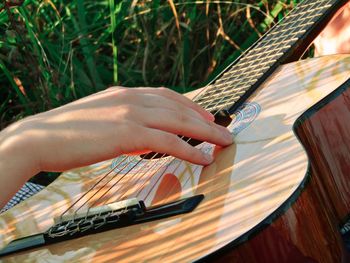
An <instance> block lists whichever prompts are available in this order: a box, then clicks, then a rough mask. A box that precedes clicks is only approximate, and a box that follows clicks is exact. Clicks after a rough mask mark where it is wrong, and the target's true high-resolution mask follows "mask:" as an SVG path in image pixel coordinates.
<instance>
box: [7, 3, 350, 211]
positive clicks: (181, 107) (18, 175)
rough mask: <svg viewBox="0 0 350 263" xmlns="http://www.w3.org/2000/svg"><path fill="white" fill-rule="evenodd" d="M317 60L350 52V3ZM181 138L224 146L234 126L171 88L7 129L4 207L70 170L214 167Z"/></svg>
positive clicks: (117, 96)
mask: <svg viewBox="0 0 350 263" xmlns="http://www.w3.org/2000/svg"><path fill="white" fill-rule="evenodd" d="M315 47H316V55H317V56H320V55H326V54H336V53H350V2H349V3H348V4H347V5H345V6H344V8H343V9H341V10H339V12H338V13H337V14H336V15H335V17H334V19H333V20H332V21H331V22H330V23H329V25H328V26H327V27H326V28H325V30H324V31H323V32H322V33H321V34H320V35H319V36H318V38H317V39H316V40H315ZM177 134H180V135H185V136H188V137H192V138H196V139H200V140H203V141H208V142H211V143H214V144H217V145H221V146H225V145H229V144H231V143H232V136H231V135H230V133H229V132H228V131H227V129H225V128H223V127H221V126H218V125H216V124H215V123H214V122H213V116H212V115H211V114H210V113H208V112H206V111H205V110H204V109H202V108H201V107H199V106H198V105H196V104H195V103H193V102H192V101H190V100H189V99H187V98H185V97H183V96H181V95H179V94H176V93H175V92H172V91H170V90H167V89H151V88H143V89H128V90H126V89H120V88H112V89H108V90H106V91H103V92H100V93H97V94H94V95H91V96H89V97H86V98H84V99H81V100H78V101H75V102H73V103H70V104H68V105H65V106H63V107H60V108H57V109H55V110H52V111H48V112H45V113H41V114H38V115H35V116H32V117H29V118H26V119H24V120H22V121H19V122H17V123H15V124H13V125H11V126H10V127H8V128H6V129H5V130H3V131H1V132H0V171H2V173H1V174H0V192H1V196H0V208H1V207H3V206H4V205H5V203H6V202H7V201H8V200H9V199H10V198H11V197H12V196H13V195H14V194H15V193H16V191H17V190H18V189H19V188H20V187H21V185H23V184H24V183H25V182H26V181H27V180H28V179H29V178H31V177H32V176H34V175H35V174H37V173H38V172H40V171H64V170H69V169H72V168H76V167H80V166H84V165H88V164H92V163H96V162H99V161H102V160H106V159H110V158H113V157H116V156H118V155H120V154H124V153H128V154H138V153H142V152H147V151H156V152H162V153H168V154H170V155H173V156H175V157H178V158H180V159H184V160H187V161H190V162H192V163H197V164H202V165H207V164H209V163H211V162H212V161H213V160H212V156H208V155H205V154H203V153H202V152H201V151H200V150H198V149H196V148H194V147H192V146H190V145H189V144H187V143H186V142H184V141H182V140H181V139H180V138H179V137H178V136H177Z"/></svg>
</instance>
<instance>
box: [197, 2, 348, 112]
mask: <svg viewBox="0 0 350 263" xmlns="http://www.w3.org/2000/svg"><path fill="white" fill-rule="evenodd" d="M346 3H347V0H305V1H303V2H301V3H300V4H299V5H297V6H296V7H295V8H294V9H293V10H292V11H291V12H290V13H289V14H288V15H287V16H286V17H285V18H284V19H283V20H282V21H281V22H280V23H278V24H276V25H275V26H274V27H273V28H271V29H270V30H269V32H267V33H266V34H265V35H264V36H263V37H262V38H261V39H260V40H258V41H257V42H256V43H255V44H254V45H253V46H252V47H251V48H250V49H249V50H248V51H246V52H245V53H244V54H243V55H242V56H241V57H239V58H238V59H237V60H236V61H235V62H234V63H233V64H232V65H230V66H229V67H228V68H227V69H226V70H224V72H223V73H222V74H221V75H220V76H219V77H218V78H217V79H216V80H215V81H214V82H212V83H211V85H209V86H208V87H207V88H206V89H205V91H204V92H203V93H202V94H201V95H200V96H198V97H197V98H195V99H194V101H195V102H197V103H198V104H200V105H201V106H203V107H204V108H205V109H207V110H208V111H211V112H216V111H219V110H224V111H227V112H229V113H230V114H232V113H233V112H234V111H235V110H236V109H237V108H238V107H239V106H241V104H242V103H243V102H244V101H245V100H246V99H247V98H249V96H250V95H252V93H253V92H254V91H255V90H256V89H257V88H258V87H259V86H260V84H261V83H262V82H264V81H265V80H266V79H267V78H268V77H269V76H270V75H271V74H272V73H273V72H274V71H275V70H276V68H277V67H278V66H279V65H280V64H282V63H287V62H290V61H292V60H295V58H299V57H300V56H301V55H302V53H303V52H304V51H305V50H306V48H307V47H308V46H309V45H310V44H311V43H312V41H313V40H314V38H315V37H316V36H317V35H318V34H319V33H320V32H321V30H322V29H323V28H324V27H325V25H326V24H327V23H328V22H329V20H330V19H331V18H332V16H333V15H334V13H335V12H336V11H337V10H339V8H341V7H342V6H343V5H344V4H346Z"/></svg>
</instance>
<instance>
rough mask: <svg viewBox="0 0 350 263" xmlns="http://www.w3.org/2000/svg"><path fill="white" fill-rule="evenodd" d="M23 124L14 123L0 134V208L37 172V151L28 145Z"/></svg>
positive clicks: (28, 141) (27, 137) (28, 139)
mask: <svg viewBox="0 0 350 263" xmlns="http://www.w3.org/2000/svg"><path fill="white" fill-rule="evenodd" d="M23 126H24V123H23V121H22V122H18V123H15V124H13V125H11V126H9V127H8V128H6V129H5V130H3V131H1V132H0V208H1V207H3V206H4V205H5V204H6V203H7V202H8V200H9V199H11V197H12V196H13V195H14V194H15V193H16V192H17V191H18V189H19V188H20V187H21V186H22V185H23V184H24V183H25V182H26V181H27V180H28V179H29V178H31V177H32V176H33V175H35V174H36V173H37V172H38V171H37V169H36V168H35V167H36V164H35V161H34V160H35V153H36V151H37V149H35V148H33V147H32V146H31V145H30V144H31V143H30V137H29V136H28V133H27V132H26V130H25V129H24V128H23Z"/></svg>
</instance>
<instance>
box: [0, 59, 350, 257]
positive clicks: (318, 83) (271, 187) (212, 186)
mask: <svg viewBox="0 0 350 263" xmlns="http://www.w3.org/2000/svg"><path fill="white" fill-rule="evenodd" d="M349 76H350V56H331V57H323V58H320V59H312V60H308V61H306V62H305V61H302V62H297V63H292V64H288V65H286V66H283V67H282V68H280V69H279V70H278V72H277V73H276V74H275V75H273V77H271V78H270V79H269V80H268V81H267V82H266V83H265V84H264V85H263V86H264V87H263V88H262V89H261V90H260V91H259V92H258V93H256V94H255V96H254V97H253V98H251V100H250V102H251V103H257V104H258V105H259V106H260V107H261V112H260V113H259V115H258V116H257V117H256V119H255V120H254V121H253V122H252V123H251V124H250V125H249V126H248V127H246V128H245V129H244V130H242V131H241V132H240V133H238V134H237V135H236V136H235V144H234V145H232V146H230V147H227V148H225V149H215V156H216V161H215V163H213V164H212V165H210V166H208V167H206V168H205V169H203V171H202V173H200V171H201V168H200V167H197V166H194V165H190V164H186V163H180V166H179V167H177V165H178V164H179V163H176V164H174V165H173V166H172V167H171V168H169V169H170V170H167V172H166V173H165V174H167V175H165V176H164V177H163V178H162V179H161V180H159V181H158V178H159V176H160V174H159V173H158V174H155V175H153V176H152V174H148V175H147V174H146V175H142V173H141V172H139V173H137V175H136V177H133V178H137V176H143V177H145V178H149V181H148V183H147V181H145V182H146V185H147V186H146V188H145V190H144V191H143V192H141V194H140V196H141V197H142V196H143V197H146V196H147V199H146V203H147V204H152V203H157V202H158V203H159V200H164V199H166V200H168V201H170V200H172V199H174V198H179V197H186V196H190V195H193V194H197V193H203V194H204V195H205V199H204V201H203V202H202V203H201V204H200V206H199V207H198V208H197V209H196V210H195V211H194V212H192V213H190V214H186V215H181V216H176V217H172V218H169V219H165V220H160V221H156V222H150V223H147V224H143V225H138V226H133V227H128V228H123V229H117V230H112V231H108V232H104V233H100V234H97V235H93V236H88V237H84V238H80V239H77V240H73V241H69V242H65V243H60V244H55V245H51V246H47V247H45V248H41V249H38V250H36V251H33V252H32V253H29V254H27V253H25V254H21V255H17V257H11V258H5V259H4V260H5V261H6V260H7V259H8V260H9V261H11V260H14V261H17V262H24V261H25V260H27V261H28V262H32V261H37V262H40V261H41V260H42V259H45V260H48V261H49V260H51V261H59V262H64V261H66V262H71V261H85V262H107V261H109V262H139V261H146V262H151V261H163V262H180V261H181V262H188V261H193V260H196V259H199V258H202V257H203V256H205V255H207V254H209V253H211V252H214V251H216V250H217V249H219V248H221V247H223V246H225V245H226V244H228V243H230V242H232V241H233V240H236V239H237V238H239V237H240V236H242V235H244V234H245V233H246V232H247V231H249V230H251V229H252V228H254V227H256V226H257V225H258V224H259V223H261V222H262V221H263V220H264V219H266V218H267V217H269V215H271V213H273V212H274V211H276V210H277V209H278V208H279V207H280V206H281V204H283V203H284V202H285V201H286V200H287V199H288V198H289V197H290V196H291V195H292V194H293V192H294V191H295V190H296V189H297V188H298V187H299V185H300V183H301V182H302V181H303V180H304V178H305V174H306V171H307V165H308V160H307V156H306V154H305V152H304V150H303V148H302V146H301V145H300V144H299V142H298V140H297V139H296V137H295V136H294V134H293V131H292V127H293V124H294V122H295V120H296V119H297V118H298V117H299V116H300V115H301V114H302V113H303V112H304V111H305V110H306V109H308V108H309V107H310V106H312V105H313V104H315V103H316V102H317V101H319V100H320V99H321V98H323V97H325V96H326V95H327V94H329V93H330V92H331V91H333V90H334V89H336V88H337V87H338V86H339V85H341V84H342V83H343V82H344V81H345V80H347V79H348V78H349ZM236 117H237V116H236ZM237 125H238V124H237V123H232V124H231V129H235V131H237ZM207 146H208V145H207ZM208 149H209V150H210V147H209V146H208ZM148 165H149V166H151V164H148ZM110 166H111V161H107V162H104V163H100V164H98V165H94V166H90V167H86V168H82V169H78V170H75V171H71V172H67V173H65V174H64V175H62V176H61V177H60V179H59V180H58V181H57V182H55V183H53V184H52V185H50V186H49V187H48V188H47V189H45V190H43V191H42V192H41V193H40V194H38V195H36V196H34V197H32V198H31V199H30V200H28V201H27V202H26V203H23V204H20V205H18V206H17V207H16V208H14V209H12V210H10V211H8V212H6V213H4V214H3V215H1V217H0V229H1V230H0V244H1V246H3V245H4V244H5V243H7V242H9V241H10V240H12V239H13V238H15V237H21V236H25V235H30V234H35V233H37V232H41V231H45V230H46V229H47V228H48V227H49V226H50V225H51V224H52V223H53V218H54V217H55V216H57V215H59V214H60V213H61V211H62V210H64V209H65V208H67V207H68V205H69V204H71V203H72V200H73V199H76V198H77V197H78V196H79V195H80V193H82V192H84V191H86V189H88V188H89V185H92V184H93V183H94V182H95V180H96V178H97V177H98V176H99V175H100V174H104V173H105V172H106V171H108V170H109V167H110ZM174 170H175V172H174V173H175V175H172V174H169V173H170V172H173V171H174ZM134 176H135V175H134ZM162 180H163V181H162ZM132 181H133V179H132V178H130V177H129V178H127V179H125V180H123V181H121V184H120V187H121V188H120V189H121V191H123V192H125V190H123V188H124V187H126V186H127V185H128V184H130V183H132ZM161 181H162V182H161ZM155 182H157V184H156V186H155V187H154V189H153V191H151V194H150V195H147V194H146V192H147V191H148V190H147V189H152V187H153V186H152V185H154V183H155ZM157 187H158V189H157ZM129 188H130V187H128V189H129ZM124 189H126V188H124ZM130 192H131V191H130ZM169 193H170V194H169ZM169 195H171V196H169ZM120 196H121V195H118V193H116V194H114V195H113V198H114V199H118V198H120ZM130 196H133V194H131V195H130ZM168 197H169V198H168ZM290 223H291V224H292V223H293V222H290Z"/></svg>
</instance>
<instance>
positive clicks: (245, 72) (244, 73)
mask: <svg viewBox="0 0 350 263" xmlns="http://www.w3.org/2000/svg"><path fill="white" fill-rule="evenodd" d="M254 68H256V69H254ZM254 68H253V70H252V69H250V70H249V71H248V70H247V71H244V72H242V73H240V74H239V77H241V76H245V75H248V74H251V73H253V72H254V73H256V72H257V73H259V71H261V73H259V74H262V73H263V72H262V71H264V70H266V69H269V68H270V67H259V65H257V66H256V67H254ZM243 70H244V68H243V69H237V70H233V71H230V73H231V74H226V75H224V76H223V77H222V78H220V80H221V81H222V82H223V81H228V80H230V79H232V76H233V75H235V74H237V73H238V72H240V71H243ZM219 84H220V83H219Z"/></svg>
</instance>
